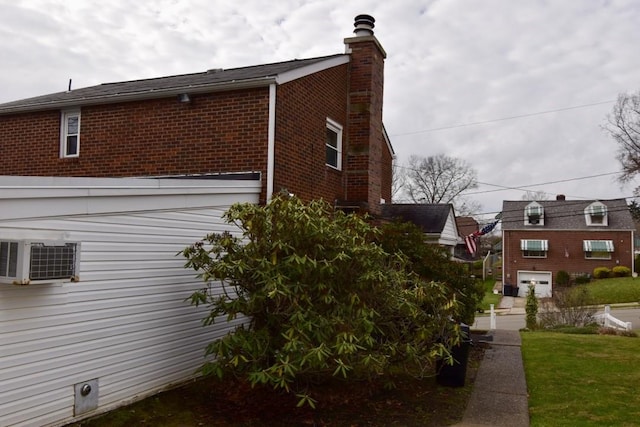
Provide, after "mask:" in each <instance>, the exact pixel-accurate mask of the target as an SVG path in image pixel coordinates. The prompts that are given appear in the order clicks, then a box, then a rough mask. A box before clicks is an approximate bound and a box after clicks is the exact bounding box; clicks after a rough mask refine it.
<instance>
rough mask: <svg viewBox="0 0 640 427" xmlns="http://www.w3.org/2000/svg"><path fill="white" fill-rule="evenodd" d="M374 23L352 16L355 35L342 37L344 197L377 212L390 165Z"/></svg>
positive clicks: (382, 53) (384, 195) (383, 54)
mask: <svg viewBox="0 0 640 427" xmlns="http://www.w3.org/2000/svg"><path fill="white" fill-rule="evenodd" d="M374 23H375V19H374V18H373V17H372V16H369V15H358V16H356V18H355V23H354V26H355V30H354V33H355V36H354V37H350V38H346V39H344V43H345V47H346V53H348V54H350V55H351V61H350V65H349V67H350V73H349V76H350V77H349V99H348V105H349V111H348V121H347V129H346V131H347V146H346V152H347V158H346V162H347V165H346V168H345V175H346V185H345V186H346V194H345V197H346V202H347V204H350V205H356V206H360V207H361V208H364V209H365V210H367V211H369V212H370V213H372V214H374V215H378V214H380V213H381V207H380V201H381V199H383V198H388V199H387V202H390V200H389V199H390V197H391V189H390V188H389V189H388V190H387V189H385V188H383V182H384V183H390V182H391V177H390V176H389V177H388V179H386V180H385V179H384V177H383V176H384V174H385V173H386V174H390V167H386V166H385V165H383V150H386V141H385V139H384V129H383V126H382V97H383V89H384V60H385V58H386V57H387V54H386V52H385V51H384V49H383V48H382V45H381V44H380V42H379V41H378V39H377V38H376V37H375V35H374V34H373V27H374ZM387 193H388V194H387Z"/></svg>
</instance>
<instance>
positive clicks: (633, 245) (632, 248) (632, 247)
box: [631, 230, 638, 277]
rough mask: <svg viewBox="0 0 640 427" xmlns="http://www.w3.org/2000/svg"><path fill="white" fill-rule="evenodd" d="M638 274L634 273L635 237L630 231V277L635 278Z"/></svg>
mask: <svg viewBox="0 0 640 427" xmlns="http://www.w3.org/2000/svg"><path fill="white" fill-rule="evenodd" d="M637 276H638V272H637V271H636V236H635V234H634V232H633V230H631V277H637Z"/></svg>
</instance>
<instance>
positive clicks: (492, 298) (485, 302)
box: [479, 279, 502, 312]
mask: <svg viewBox="0 0 640 427" xmlns="http://www.w3.org/2000/svg"><path fill="white" fill-rule="evenodd" d="M495 283H496V281H495V280H494V279H487V280H485V281H483V282H482V286H483V287H484V298H482V301H481V302H480V306H479V308H480V309H482V310H484V311H486V312H488V311H489V310H490V309H491V304H493V306H494V308H498V303H499V302H500V298H501V297H502V295H501V294H498V295H495V294H494V293H493V285H495Z"/></svg>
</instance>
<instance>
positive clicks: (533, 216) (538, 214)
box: [524, 202, 544, 225]
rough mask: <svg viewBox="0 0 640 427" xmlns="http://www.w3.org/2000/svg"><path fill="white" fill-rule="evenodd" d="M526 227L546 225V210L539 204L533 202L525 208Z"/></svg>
mask: <svg viewBox="0 0 640 427" xmlns="http://www.w3.org/2000/svg"><path fill="white" fill-rule="evenodd" d="M524 224H525V225H544V208H543V207H542V205H541V204H540V203H538V202H531V203H529V204H528V205H527V206H526V207H525V208H524Z"/></svg>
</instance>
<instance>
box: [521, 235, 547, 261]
mask: <svg viewBox="0 0 640 427" xmlns="http://www.w3.org/2000/svg"><path fill="white" fill-rule="evenodd" d="M520 249H521V250H522V256H523V257H524V258H546V257H547V251H548V250H549V241H548V240H525V239H523V240H520Z"/></svg>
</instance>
